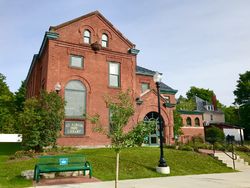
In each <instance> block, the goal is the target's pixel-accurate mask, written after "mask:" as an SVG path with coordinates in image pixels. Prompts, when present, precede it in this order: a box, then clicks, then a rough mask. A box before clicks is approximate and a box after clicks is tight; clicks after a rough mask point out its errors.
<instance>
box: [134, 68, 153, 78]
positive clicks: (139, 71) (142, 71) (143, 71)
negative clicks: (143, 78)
mask: <svg viewBox="0 0 250 188" xmlns="http://www.w3.org/2000/svg"><path fill="white" fill-rule="evenodd" d="M136 73H137V74H144V75H149V76H154V74H155V73H156V71H152V70H149V69H146V68H144V67H140V66H136Z"/></svg>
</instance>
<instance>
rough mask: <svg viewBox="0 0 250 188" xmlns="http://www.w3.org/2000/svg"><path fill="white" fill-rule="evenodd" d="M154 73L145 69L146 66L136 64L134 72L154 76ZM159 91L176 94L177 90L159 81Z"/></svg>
mask: <svg viewBox="0 0 250 188" xmlns="http://www.w3.org/2000/svg"><path fill="white" fill-rule="evenodd" d="M155 73H156V71H153V70H150V69H146V68H144V67H141V66H136V74H141V75H146V76H154V74H155ZM160 74H161V73H160ZM160 91H161V93H171V94H176V93H177V92H178V90H175V89H173V88H171V87H169V86H168V85H166V84H165V83H163V82H161V83H160Z"/></svg>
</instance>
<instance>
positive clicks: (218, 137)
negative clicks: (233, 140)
mask: <svg viewBox="0 0 250 188" xmlns="http://www.w3.org/2000/svg"><path fill="white" fill-rule="evenodd" d="M205 139H206V141H208V142H209V143H211V144H213V145H214V144H215V142H223V141H224V140H225V135H224V133H223V131H222V130H221V129H219V128H217V127H214V126H212V127H210V128H208V129H206V134H205Z"/></svg>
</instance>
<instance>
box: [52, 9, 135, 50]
mask: <svg viewBox="0 0 250 188" xmlns="http://www.w3.org/2000/svg"><path fill="white" fill-rule="evenodd" d="M91 16H97V17H98V18H99V19H100V20H102V21H103V22H104V23H105V25H107V26H108V27H109V28H110V29H111V30H112V31H113V32H115V33H116V34H117V35H118V36H119V37H120V38H121V39H122V40H123V41H125V42H126V43H127V44H128V45H129V46H131V48H134V47H135V44H133V43H132V42H131V41H129V40H128V39H127V38H126V37H125V36H124V35H123V34H122V33H121V32H120V31H119V30H118V29H116V28H115V27H114V25H113V24H112V23H111V22H110V21H108V20H107V19H106V18H105V17H104V16H103V15H102V14H101V13H100V12H99V11H94V12H91V13H88V14H85V15H83V16H80V17H78V18H75V19H72V20H70V21H67V22H64V23H62V24H59V25H57V26H50V28H49V31H56V30H58V29H61V28H63V27H65V26H68V25H70V24H72V23H74V22H77V21H80V20H83V19H86V18H88V17H91Z"/></svg>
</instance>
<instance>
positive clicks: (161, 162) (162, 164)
mask: <svg viewBox="0 0 250 188" xmlns="http://www.w3.org/2000/svg"><path fill="white" fill-rule="evenodd" d="M161 79H162V76H161V74H159V73H158V72H156V73H155V75H154V82H155V84H156V88H157V98H158V116H159V126H160V160H159V165H158V167H167V163H166V160H165V159H164V153H163V136H162V132H163V127H162V123H163V122H162V119H161V104H160V83H161Z"/></svg>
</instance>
